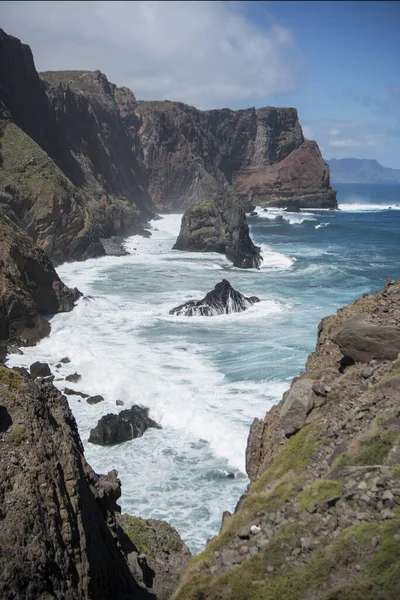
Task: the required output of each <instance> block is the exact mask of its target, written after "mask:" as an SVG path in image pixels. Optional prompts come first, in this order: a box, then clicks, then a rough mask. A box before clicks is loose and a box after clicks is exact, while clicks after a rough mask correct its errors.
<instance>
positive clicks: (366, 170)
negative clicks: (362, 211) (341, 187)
mask: <svg viewBox="0 0 400 600" xmlns="http://www.w3.org/2000/svg"><path fill="white" fill-rule="evenodd" d="M326 162H327V163H328V165H329V167H330V171H331V182H332V183H400V169H390V168H388V167H383V166H382V165H381V164H380V163H378V161H377V160H370V159H366V158H340V159H338V158H332V159H331V160H327V161H326Z"/></svg>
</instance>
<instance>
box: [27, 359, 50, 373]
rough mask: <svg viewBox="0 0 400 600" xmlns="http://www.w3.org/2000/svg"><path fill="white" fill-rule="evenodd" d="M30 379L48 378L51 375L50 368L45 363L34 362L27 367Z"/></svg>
mask: <svg viewBox="0 0 400 600" xmlns="http://www.w3.org/2000/svg"><path fill="white" fill-rule="evenodd" d="M29 372H30V374H31V375H32V377H49V376H50V375H51V371H50V367H49V365H48V364H47V363H42V362H39V361H37V362H34V363H33V364H31V366H30V367H29Z"/></svg>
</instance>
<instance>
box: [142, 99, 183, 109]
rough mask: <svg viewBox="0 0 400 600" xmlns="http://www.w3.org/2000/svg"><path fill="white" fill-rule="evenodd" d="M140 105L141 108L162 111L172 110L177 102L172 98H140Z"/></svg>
mask: <svg viewBox="0 0 400 600" xmlns="http://www.w3.org/2000/svg"><path fill="white" fill-rule="evenodd" d="M138 105H139V108H140V109H144V110H156V111H160V112H164V111H172V110H173V109H174V108H175V102H172V101H171V100H139V101H138Z"/></svg>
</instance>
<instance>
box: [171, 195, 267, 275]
mask: <svg viewBox="0 0 400 600" xmlns="http://www.w3.org/2000/svg"><path fill="white" fill-rule="evenodd" d="M174 249H175V250H187V251H191V252H219V253H220V254H225V255H226V257H227V258H228V259H229V260H231V261H232V262H233V264H234V265H235V267H241V268H245V269H251V268H258V267H259V266H260V264H261V261H262V257H261V254H260V250H259V248H258V247H257V246H255V245H254V244H253V242H252V240H251V238H250V234H249V226H248V225H247V221H246V216H245V213H244V210H243V208H242V206H241V204H240V202H239V201H238V199H237V197H236V196H235V194H234V193H232V191H231V190H230V189H225V190H223V191H221V192H219V193H218V194H217V195H216V197H215V200H208V201H207V202H200V203H199V204H194V205H193V206H191V207H190V208H188V209H187V211H186V212H185V214H184V215H183V217H182V222H181V229H180V232H179V236H178V239H177V240H176V243H175V245H174Z"/></svg>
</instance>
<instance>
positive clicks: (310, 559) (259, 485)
mask: <svg viewBox="0 0 400 600" xmlns="http://www.w3.org/2000/svg"><path fill="white" fill-rule="evenodd" d="M360 322H361V326H360V327H357V328H355V327H354V324H355V323H360ZM399 331H400V281H397V282H394V281H390V280H389V281H388V282H387V284H386V285H385V287H384V289H383V290H382V291H381V292H379V293H377V294H365V295H364V296H363V297H362V298H359V299H357V300H356V301H355V302H353V303H351V304H349V305H348V306H346V307H344V308H342V309H340V310H339V311H338V313H337V315H333V316H330V317H326V318H325V319H323V320H322V321H321V323H320V326H319V329H318V341H317V346H316V350H315V352H313V353H312V354H311V355H310V357H309V359H308V362H307V369H306V371H305V372H304V373H302V374H301V375H300V377H297V378H295V379H294V380H293V383H292V385H291V388H290V390H289V391H288V392H287V393H286V394H285V395H284V396H283V399H282V401H281V402H280V403H279V404H277V405H276V406H274V407H273V408H272V409H271V410H270V411H269V412H268V413H267V415H266V417H265V419H256V420H255V421H254V423H253V425H252V427H251V431H250V435H249V439H248V445H247V453H246V468H247V472H248V475H249V477H250V480H251V483H250V485H249V488H248V490H247V492H246V493H245V494H244V496H243V497H242V498H241V500H240V501H239V503H238V506H237V507H236V510H235V513H234V514H233V515H229V514H227V513H225V515H224V520H223V524H222V529H221V533H220V534H219V536H216V537H215V538H214V539H213V540H211V541H210V542H209V543H208V544H207V546H206V549H205V550H204V552H203V553H202V555H200V556H199V557H196V560H195V561H193V562H192V563H189V567H188V569H187V570H186V573H185V575H184V577H183V581H182V584H181V588H180V590H179V591H178V592H177V593H176V595H174V599H176V600H178V599H179V600H194V599H195V598H196V599H197V598H202V600H217V598H218V599H220V598H224V599H227V600H229V599H230V600H238V599H242V598H243V599H246V600H253V599H254V600H256V599H259V598H263V599H270V600H275V599H276V600H278V599H281V598H291V599H293V600H306V599H307V600H308V599H310V598H313V599H315V600H317V599H321V600H337V599H339V598H340V599H344V598H346V599H347V598H351V599H355V598H364V599H366V600H376V599H377V598H382V600H383V599H385V600H392V599H393V600H394V598H397V597H398V595H399V593H400V411H399V402H400V358H399V356H398V349H396V348H395V347H394V345H393V344H394V343H397V339H398V334H399ZM384 340H386V343H385V342H384ZM389 348H393V350H394V352H393V351H389V352H387V350H388V349H389ZM343 352H344V354H343ZM350 357H353V358H352V359H351V361H350V360H347V361H346V360H343V359H345V358H348V359H349V358H350Z"/></svg>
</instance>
